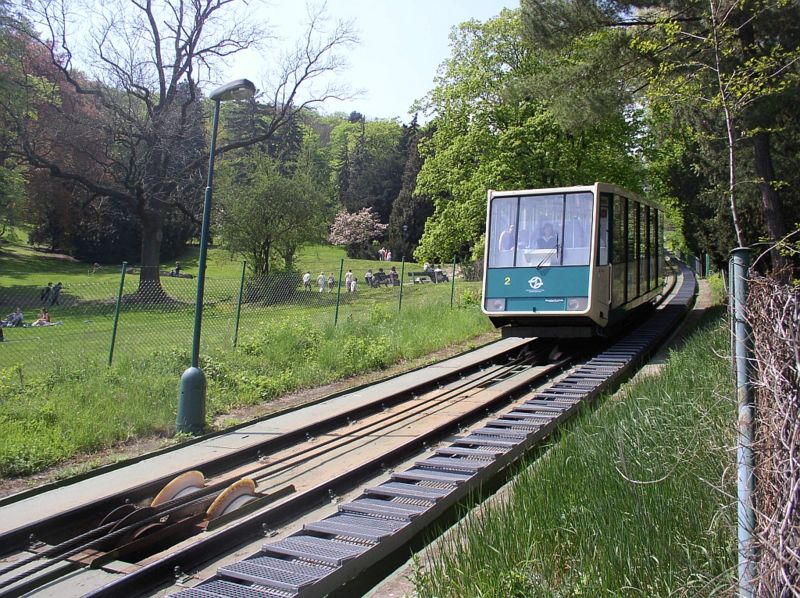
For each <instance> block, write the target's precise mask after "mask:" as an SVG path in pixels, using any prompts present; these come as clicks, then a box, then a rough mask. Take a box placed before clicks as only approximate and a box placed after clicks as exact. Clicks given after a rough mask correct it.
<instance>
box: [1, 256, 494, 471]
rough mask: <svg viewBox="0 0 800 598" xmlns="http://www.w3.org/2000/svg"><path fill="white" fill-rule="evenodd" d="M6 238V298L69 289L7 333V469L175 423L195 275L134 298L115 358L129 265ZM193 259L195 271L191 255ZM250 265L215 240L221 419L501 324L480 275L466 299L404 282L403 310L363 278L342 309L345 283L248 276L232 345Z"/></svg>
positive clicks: (321, 265) (210, 340)
mask: <svg viewBox="0 0 800 598" xmlns="http://www.w3.org/2000/svg"><path fill="white" fill-rule="evenodd" d="M1 251H2V253H0V305H2V306H4V307H3V309H7V310H8V311H10V310H12V309H13V307H14V306H15V305H18V304H19V305H22V306H24V308H25V314H26V321H31V320H32V319H33V316H35V312H36V311H37V310H38V308H39V307H40V302H39V291H40V289H41V287H42V286H43V285H44V284H46V283H47V282H48V281H50V282H58V281H61V282H62V283H63V284H64V291H63V294H62V297H61V301H60V304H59V305H57V306H53V307H52V308H51V312H52V315H53V320H55V321H60V322H62V324H61V325H57V326H48V327H41V328H39V327H32V328H13V329H8V328H7V329H5V336H6V341H5V342H3V343H0V477H8V476H14V475H25V474H29V473H32V472H35V471H39V470H41V469H43V468H45V467H48V466H50V465H53V464H55V463H57V462H59V461H61V460H63V459H67V458H69V457H71V456H74V455H76V454H80V453H87V452H91V451H95V450H99V449H103V448H106V447H109V446H111V445H113V444H115V443H118V442H122V441H125V440H128V439H131V438H138V437H141V436H147V435H165V436H167V435H172V434H173V433H174V422H175V412H176V409H177V392H178V381H179V379H180V375H181V373H182V372H183V371H184V369H186V367H188V365H189V353H190V349H191V336H192V328H193V321H194V295H195V288H196V287H195V282H196V281H195V280H190V279H178V278H170V277H165V278H163V279H162V284H163V287H164V290H165V291H166V293H167V294H168V295H169V297H170V298H169V299H168V300H167V301H165V302H163V303H161V304H157V305H152V304H147V305H142V304H135V303H134V304H127V303H126V304H123V306H122V310H121V314H120V318H119V322H118V330H117V337H116V344H115V348H114V361H113V364H112V365H111V366H109V365H108V355H109V347H110V342H111V333H112V327H113V322H114V307H115V299H116V295H117V291H118V288H119V280H120V272H119V271H111V270H114V269H112V268H101V269H100V271H98V272H95V273H94V274H92V273H90V269H89V268H87V266H86V265H85V264H80V263H78V262H73V261H69V260H64V259H59V258H55V257H52V256H49V257H48V256H46V255H41V254H39V253H38V252H35V251H33V250H31V249H30V248H26V247H24V246H22V245H8V244H6V245H3V246H2V248H1ZM343 257H344V252H343V251H342V250H341V249H339V248H335V247H314V248H309V249H307V250H305V251H304V252H302V253H301V254H300V256H298V260H297V265H298V266H299V267H300V269H301V271H302V270H304V269H310V270H311V271H312V272H317V273H318V271H319V270H324V271H325V272H331V271H332V272H334V274H335V276H336V277H337V278H338V273H339V266H340V260H341V259H342V258H343ZM181 263H182V265H183V266H184V269H185V271H186V272H188V273H195V270H194V268H196V264H195V262H194V261H193V259H192V256H191V255H187V257H185V258H182V259H181ZM389 265H391V264H387V263H385V262H378V261H375V262H371V261H362V260H347V261H346V262H345V270H346V269H347V268H352V269H353V271H354V273H355V274H356V275H357V276H358V277H359V279H361V280H362V281H363V272H364V271H365V270H366V268H368V267H372V268H374V269H377V268H378V267H381V266H383V267H386V266H389ZM395 265H396V266H397V267H398V270H399V269H400V264H395ZM171 267H172V264H170V265H164V267H163V269H164V270H169V269H171ZM387 269H388V268H387ZM240 275H241V261H238V260H234V259H232V258H231V257H230V256H229V255H228V254H227V253H226V252H224V251H222V250H218V249H213V250H211V252H210V259H209V269H208V277H207V281H206V293H205V297H206V306H205V309H204V318H203V335H202V343H201V361H202V363H201V366H202V367H203V370H204V371H205V373H206V376H207V377H208V381H209V393H208V394H209V400H208V409H207V416H208V419H209V422H210V420H211V418H213V417H214V416H216V415H219V414H222V413H226V412H228V411H229V410H231V409H234V408H236V407H239V406H243V405H248V404H256V403H259V402H262V401H268V400H271V399H273V398H275V397H278V396H280V395H282V394H285V393H287V392H290V391H292V390H296V389H299V388H306V387H313V386H317V385H321V384H326V383H329V382H332V381H334V380H337V379H341V378H344V377H347V376H351V375H354V374H357V373H362V372H366V371H370V370H375V369H381V368H384V367H387V366H389V365H391V364H394V363H397V362H399V361H402V360H404V359H411V358H414V357H419V356H421V355H424V354H426V353H430V352H432V351H435V350H437V349H440V348H442V347H445V346H447V345H449V344H452V343H456V342H460V341H463V340H466V339H469V338H472V337H474V336H476V335H478V334H481V333H483V332H486V331H488V330H490V329H491V325H490V324H489V322H488V320H487V318H485V317H484V316H483V315H482V314H481V313H480V309H479V301H478V297H479V294H480V291H479V288H478V283H465V282H463V281H461V280H459V281H458V282H457V283H456V286H455V302H454V303H455V305H454V307H451V304H450V301H451V291H452V290H453V289H452V287H451V286H450V285H449V284H440V285H432V284H425V285H408V286H404V288H403V296H402V309H401V304H400V299H401V296H400V288H399V287H390V288H385V287H381V288H377V289H368V288H366V287H365V286H364V285H363V284H362V285H361V287H360V288H359V290H358V292H357V293H355V294H353V295H348V294H346V293H343V294H342V296H341V301H340V303H339V306H338V312H337V305H336V303H337V302H336V293H327V292H326V293H318V292H316V291H312V292H307V291H303V290H302V289H301V288H300V287H301V286H302V285H301V283H300V280H298V281H297V288H293V289H292V288H290V289H289V290H288V292H283V294H279V293H278V292H277V290H276V291H275V292H274V293H273V289H264V288H257V287H255V286H253V285H248V286H247V287H246V289H245V296H246V301H245V302H244V303H243V305H242V309H241V317H240V322H239V329H238V345H237V347H236V348H235V349H234V347H233V337H234V322H235V319H236V317H235V316H236V305H237V299H238V294H239V286H240V280H241V279H240ZM137 283H138V277H136V276H131V275H127V276H126V279H125V291H124V294H129V293H134V292H135V290H136V287H137ZM290 286H291V285H290ZM283 291H286V289H283ZM5 313H7V312H3V314H5ZM334 319H337V320H338V323H337V325H336V326H334Z"/></svg>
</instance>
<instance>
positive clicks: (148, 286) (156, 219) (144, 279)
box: [136, 211, 167, 302]
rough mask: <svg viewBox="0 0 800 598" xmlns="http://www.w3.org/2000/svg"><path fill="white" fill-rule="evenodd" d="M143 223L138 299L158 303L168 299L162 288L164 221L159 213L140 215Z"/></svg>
mask: <svg viewBox="0 0 800 598" xmlns="http://www.w3.org/2000/svg"><path fill="white" fill-rule="evenodd" d="M140 219H141V222H142V268H141V273H140V274H139V291H138V292H137V293H136V294H137V299H138V300H139V301H145V302H157V301H161V300H163V299H166V298H167V295H166V293H164V290H163V289H162V288H161V272H160V271H159V268H160V260H161V238H162V226H163V220H162V217H161V214H160V213H158V212H150V211H148V212H144V213H141V214H140Z"/></svg>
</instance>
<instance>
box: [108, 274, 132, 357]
mask: <svg viewBox="0 0 800 598" xmlns="http://www.w3.org/2000/svg"><path fill="white" fill-rule="evenodd" d="M127 269H128V262H122V274H120V276H119V291H117V305H116V307H115V308H114V326H113V327H112V328H111V347H109V349H108V365H111V362H112V361H113V360H114V343H116V342H117V323H118V322H119V306H120V304H121V303H122V290H123V287H124V286H125V270H127Z"/></svg>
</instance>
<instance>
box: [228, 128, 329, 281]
mask: <svg viewBox="0 0 800 598" xmlns="http://www.w3.org/2000/svg"><path fill="white" fill-rule="evenodd" d="M312 135H313V134H312ZM304 145H305V146H306V147H305V151H303V150H301V152H300V155H299V158H298V161H297V163H296V164H294V165H293V167H292V168H291V169H290V170H292V173H291V174H286V173H285V172H283V170H284V169H282V168H281V165H280V164H279V163H278V162H277V161H276V160H274V159H272V158H269V157H268V156H265V155H264V154H262V153H261V152H259V151H258V150H255V149H251V150H249V151H248V152H247V153H245V154H244V155H241V156H239V157H236V158H231V159H227V160H224V161H222V162H221V164H220V170H219V177H218V179H217V189H218V191H217V194H216V195H217V197H218V206H219V208H218V220H219V223H220V229H221V233H222V236H223V239H224V243H225V245H226V246H227V247H228V248H229V249H230V250H231V251H233V252H234V253H237V254H239V255H241V256H243V257H245V258H246V259H247V261H248V264H249V268H250V271H251V272H252V274H253V275H254V276H266V275H268V274H269V273H270V271H271V270H272V268H273V266H274V265H275V264H276V263H277V264H278V265H279V266H280V267H281V268H282V269H291V268H292V265H293V258H294V254H295V252H296V251H297V248H298V247H300V246H301V245H302V244H303V243H309V242H319V241H320V240H322V238H323V237H324V235H325V232H326V222H327V221H328V211H327V210H328V201H327V200H328V197H327V193H326V191H327V190H326V188H325V187H324V185H321V184H320V179H321V178H322V177H324V176H326V175H327V173H320V172H319V170H318V166H319V165H318V164H317V163H316V162H315V156H314V153H315V151H316V148H315V147H314V140H313V139H311V140H309V141H307V143H306V144H304ZM286 170H288V169H286ZM281 261H282V263H281Z"/></svg>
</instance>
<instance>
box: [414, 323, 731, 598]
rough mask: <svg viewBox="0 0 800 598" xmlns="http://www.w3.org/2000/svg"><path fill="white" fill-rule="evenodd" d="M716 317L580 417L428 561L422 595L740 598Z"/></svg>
mask: <svg viewBox="0 0 800 598" xmlns="http://www.w3.org/2000/svg"><path fill="white" fill-rule="evenodd" d="M727 348H728V337H727V328H726V326H725V325H724V323H722V321H721V320H720V318H719V314H716V316H715V318H713V319H712V320H711V321H710V322H706V324H705V325H704V326H703V327H702V328H700V329H699V330H698V331H697V332H696V333H695V334H694V335H693V336H692V337H691V339H690V340H689V341H688V343H687V345H686V346H685V348H684V349H682V350H681V351H680V352H678V353H673V354H672V355H671V357H670V359H669V362H668V363H667V365H666V367H665V368H664V369H663V371H662V372H661V373H660V374H658V375H656V376H651V377H647V378H642V379H640V380H638V381H636V382H634V383H631V384H629V385H628V386H627V387H626V388H625V389H624V390H623V391H622V392H621V393H620V394H619V395H618V396H617V397H614V398H613V399H609V400H608V401H607V402H606V404H604V405H603V406H602V407H601V408H599V409H597V410H596V411H593V412H591V411H586V412H584V413H582V414H581V415H580V416H579V418H578V420H577V421H576V423H575V424H574V426H572V427H571V428H570V429H569V431H567V432H565V433H564V434H563V435H562V437H561V438H560V439H558V440H557V441H556V442H554V443H553V446H552V447H550V448H549V450H548V451H547V452H546V454H545V456H544V457H542V458H540V459H539V460H538V461H536V462H533V463H531V464H529V465H528V466H527V467H526V468H524V470H523V472H522V474H521V475H520V476H518V477H517V478H516V479H515V481H514V483H513V485H512V488H511V491H510V493H509V495H508V497H507V500H505V501H502V502H501V501H497V502H493V503H489V504H487V505H486V506H485V508H483V509H481V510H480V511H478V512H474V513H473V514H471V515H470V516H469V517H468V518H467V519H465V520H464V522H463V523H462V524H461V525H460V526H459V527H458V528H457V530H456V531H455V532H454V533H453V534H450V535H448V536H446V537H445V539H444V540H443V542H442V544H441V545H440V546H438V547H436V548H435V549H432V550H431V551H430V552H429V553H428V554H427V555H426V557H425V559H424V562H425V565H424V566H423V567H421V568H419V569H418V571H417V573H416V576H415V584H416V589H417V591H418V592H419V595H420V596H423V597H427V596H438V597H445V596H453V597H456V596H457V597H464V596H470V597H471V596H476V597H477V596H480V597H498V598H499V597H501V596H502V597H507V596H520V597H522V596H525V597H536V596H672V595H678V596H711V595H729V594H731V592H730V588H731V587H732V586H733V585H735V582H734V581H733V578H734V576H735V564H736V556H735V537H736V532H735V524H736V510H735V500H734V498H732V497H733V496H734V495H735V486H734V485H735V467H734V453H733V451H732V446H733V445H734V442H735V436H734V434H735V422H736V413H735V402H734V401H733V399H732V396H733V389H732V383H731V376H730V369H729V362H728V361H727V360H726V359H725V357H724V354H725V352H726V350H727Z"/></svg>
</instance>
